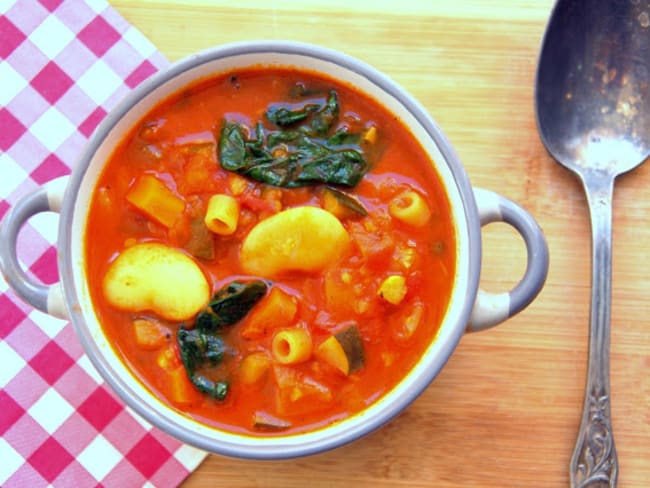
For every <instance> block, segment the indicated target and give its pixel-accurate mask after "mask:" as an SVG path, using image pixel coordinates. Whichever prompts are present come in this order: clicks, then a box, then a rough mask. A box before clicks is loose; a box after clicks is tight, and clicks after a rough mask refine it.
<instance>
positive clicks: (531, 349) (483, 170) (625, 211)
mask: <svg viewBox="0 0 650 488" xmlns="http://www.w3.org/2000/svg"><path fill="white" fill-rule="evenodd" d="M111 3H112V5H114V6H115V7H116V8H117V10H118V11H119V12H120V13H121V14H122V15H124V17H126V19H127V20H129V21H130V22H131V23H132V24H134V25H135V26H136V27H137V28H139V29H140V30H141V31H142V32H143V33H144V34H145V35H146V36H147V37H148V38H149V39H150V40H151V41H152V42H153V43H154V44H155V45H156V47H158V48H159V49H160V50H161V51H162V52H163V54H165V55H166V56H167V57H168V58H169V59H170V60H177V59H179V58H181V57H183V56H185V55H188V54H190V53H192V52H194V51H197V50H200V49H203V48H206V47H209V46H213V45H216V44H222V43H226V42H232V41H240V40H251V39H293V40H300V41H306V42H311V43H317V44H321V45H324V46H327V47H330V48H334V49H339V50H342V51H345V52H347V53H348V54H351V55H353V56H356V57H358V58H360V59H362V60H363V61H366V62H368V63H370V64H372V65H374V66H375V67H377V68H378V69H380V70H382V71H384V72H385V73H387V74H388V75H389V76H391V77H392V78H394V79H395V80H396V81H397V82H399V83H401V84H402V85H404V86H405V87H406V88H407V89H408V90H409V91H410V92H411V93H412V94H413V95H414V96H415V97H416V98H418V99H419V100H420V101H421V102H422V103H423V104H424V105H425V106H426V108H427V109H428V110H429V111H430V113H431V114H432V115H433V117H434V118H435V119H436V120H437V122H438V123H439V124H440V126H441V127H442V128H443V130H444V132H445V133H446V134H447V136H448V137H449V139H450V140H451V142H452V144H453V145H454V146H455V148H456V151H457V152H458V154H459V156H460V158H461V160H462V161H463V163H464V165H465V167H466V169H467V172H468V174H469V176H470V179H471V181H472V183H473V185H474V186H479V187H484V188H487V189H490V190H494V191H497V192H499V193H501V194H503V195H505V196H507V197H508V198H511V199H513V200H515V201H517V202H518V203H520V204H521V205H523V206H524V207H525V208H527V209H528V210H529V211H530V212H531V213H532V214H533V215H534V217H535V218H536V219H537V220H538V222H539V223H540V225H541V227H542V228H543V230H544V232H545V234H546V237H547V240H548V245H549V248H550V255H551V266H550V271H549V276H548V281H547V284H546V287H545V288H544V290H543V291H542V293H541V294H540V296H539V297H538V299H537V300H536V301H535V302H534V303H533V304H532V305H531V306H530V307H529V308H528V309H526V310H525V311H524V312H522V313H521V314H519V315H518V316H516V317H514V318H512V319H510V320H509V321H507V322H506V323H504V324H502V325H500V326H498V327H496V328H495V329H491V330H488V331H484V332H481V333H476V334H472V335H467V336H465V337H464V338H463V339H462V341H461V343H460V346H459V347H458V348H457V350H456V352H455V354H454V355H453V357H452V358H451V360H450V361H449V363H448V364H447V366H446V368H445V369H444V370H443V372H442V373H441V374H440V375H439V377H438V378H437V379H436V381H435V382H434V383H433V384H432V385H431V386H430V387H429V388H428V389H427V391H426V392H425V393H424V394H423V395H422V396H421V397H420V398H419V399H418V400H417V401H416V402H415V403H414V404H413V405H412V406H411V407H410V408H409V409H407V410H406V411H405V412H404V413H403V414H402V415H401V416H400V417H399V418H397V419H395V420H394V421H393V422H391V423H390V424H389V425H387V426H385V427H384V428H382V429H381V430H379V431H378V432H376V433H374V434H372V435H370V436H368V437H367V438H364V439H362V440H360V441H358V442H356V443H354V444H352V445H349V446H346V447H343V448H340V449H337V450H335V451H333V452H328V453H324V454H320V455H316V456H312V457H309V458H303V459H299V460H296V461H291V462H289V461H284V462H252V461H241V460H233V459H229V458H224V457H219V456H215V455H212V456H210V457H208V458H207V460H206V461H205V462H204V464H203V465H202V466H201V467H200V468H199V469H198V470H197V471H196V472H195V473H194V474H192V475H191V476H190V477H189V478H188V480H187V481H186V483H185V485H184V486H186V487H188V488H190V487H192V488H198V487H214V486H228V487H233V488H234V487H253V486H260V487H276V486H277V487H302V486H307V485H308V486H310V487H312V488H316V487H320V486H323V487H335V486H336V487H348V486H373V487H375V488H379V487H388V486H409V487H436V488H443V487H484V488H488V487H495V488H496V487H498V488H504V487H517V488H520V487H555V486H568V483H569V474H568V464H569V458H570V456H571V452H572V449H573V445H574V440H575V436H576V434H577V430H578V424H579V420H580V414H581V408H582V399H583V391H584V382H585V372H586V364H587V334H588V318H589V296H590V266H591V264H590V257H589V253H590V228H589V220H588V214H587V209H586V204H585V200H584V197H583V195H582V191H581V188H580V186H579V184H578V183H577V181H576V180H575V179H574V178H573V177H572V176H571V175H570V174H569V173H568V172H567V171H566V170H564V169H563V168H561V167H560V166H558V165H557V164H555V163H554V162H553V161H552V159H551V158H550V157H549V156H548V154H547V153H546V151H545V149H544V147H543V146H542V144H541V142H540V139H539V136H538V133H537V130H536V125H535V114H534V103H533V85H534V78H535V69H536V61H537V55H538V52H539V48H540V43H541V39H542V36H543V32H544V28H545V24H546V21H547V19H548V17H549V15H550V12H551V9H552V6H553V2H552V1H551V0H538V1H530V0H454V1H452V2H449V1H438V0H421V1H419V0H401V1H399V2H398V1H395V0H393V1H391V0H373V1H359V2H351V1H349V0H327V1H326V0H301V1H297V0H287V1H279V0H277V1H274V0H266V1H265V0H239V1H237V2H232V1H230V2H226V1H219V0H218V1H209V0H197V1H190V0H185V1H183V0H176V1H174V0H159V1H154V0H112V2H111ZM649 207H650V165H646V166H644V167H643V166H642V167H641V168H639V169H637V170H635V171H634V172H633V173H631V174H629V175H626V176H624V177H623V178H621V179H620V181H619V182H618V183H617V187H616V191H615V209H614V229H615V230H614V275H613V305H612V348H611V350H612V351H611V367H612V372H611V381H612V390H613V391H612V401H613V414H612V416H613V423H614V429H615V438H616V446H617V449H618V454H619V462H620V476H619V486H620V487H645V486H650V462H649V460H650V375H649V374H648V372H649V371H650V324H649V321H650V320H649V319H650V307H649V306H648V301H649V299H650V290H649V284H650V278H648V277H649V276H650V258H648V257H647V256H648V252H647V246H648V243H650V225H648V224H649V220H650V214H649ZM483 243H484V263H483V276H482V286H484V287H485V288H486V289H488V290H491V291H502V290H505V289H507V288H509V287H511V286H512V285H513V284H514V283H516V282H517V280H518V279H519V277H520V276H521V274H522V272H523V269H524V267H525V252H524V246H523V243H522V241H521V240H520V239H519V237H518V236H517V235H516V234H515V232H514V231H512V230H511V229H510V228H509V227H507V226H503V225H491V226H488V227H487V228H485V229H484V235H483Z"/></svg>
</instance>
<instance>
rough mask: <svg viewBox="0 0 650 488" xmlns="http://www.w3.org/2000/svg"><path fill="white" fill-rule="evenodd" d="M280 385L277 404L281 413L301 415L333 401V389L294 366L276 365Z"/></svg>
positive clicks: (275, 373) (276, 377)
mask: <svg viewBox="0 0 650 488" xmlns="http://www.w3.org/2000/svg"><path fill="white" fill-rule="evenodd" d="M273 372H274V375H275V380H276V383H277V385H278V391H277V396H276V402H277V403H276V405H277V408H278V412H279V413H281V414H291V415H300V414H301V413H304V412H307V411H314V410H318V409H319V408H324V407H326V406H327V404H328V403H329V402H331V401H332V398H333V395H332V390H331V389H330V388H329V387H327V386H326V385H324V384H322V383H320V382H318V381H316V380H314V379H313V378H311V377H309V376H305V375H303V374H301V373H299V372H298V371H296V370H295V369H294V368H292V367H287V366H280V365H274V366H273Z"/></svg>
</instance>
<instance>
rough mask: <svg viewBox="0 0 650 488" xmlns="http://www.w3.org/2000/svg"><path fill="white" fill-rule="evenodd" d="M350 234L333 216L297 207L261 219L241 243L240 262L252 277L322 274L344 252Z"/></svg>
mask: <svg viewBox="0 0 650 488" xmlns="http://www.w3.org/2000/svg"><path fill="white" fill-rule="evenodd" d="M349 242H350V237H349V235H348V232H347V231H346V230H345V228H344V227H343V225H342V224H341V222H339V220H338V219H337V218H336V217H335V216H334V215H332V214H331V213H329V212H327V211H326V210H323V209H322V208H318V207H295V208H290V209H287V210H284V211H282V212H279V213H277V214H275V215H273V216H271V217H269V218H267V219H265V220H262V221H261V222H260V223H259V224H257V225H256V226H255V227H253V229H252V230H251V231H250V232H249V234H248V235H247V236H246V239H245V240H244V243H243V244H242V249H241V254H240V260H241V263H242V266H243V268H244V270H245V271H246V272H248V273H251V274H256V275H260V276H264V277H272V276H275V275H278V274H281V273H283V272H288V271H307V272H316V271H320V270H322V269H323V268H325V266H326V265H327V264H329V263H331V262H332V261H333V260H335V259H336V258H338V257H339V256H340V255H341V253H343V252H344V251H345V249H346V248H347V246H348V244H349Z"/></svg>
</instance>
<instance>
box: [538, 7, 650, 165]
mask: <svg viewBox="0 0 650 488" xmlns="http://www.w3.org/2000/svg"><path fill="white" fill-rule="evenodd" d="M649 61H650V9H647V10H646V9H644V8H642V5H640V2H638V1H637V2H635V1H634V0H629V1H615V2H612V1H611V0H597V1H595V2H591V3H590V4H589V8H585V4H584V2H580V1H578V0H560V1H559V2H558V3H557V4H556V6H555V9H554V10H553V13H552V16H551V20H550V22H549V24H548V26H547V30H546V34H545V36H544V42H543V48H542V52H541V55H540V59H539V66H538V71H537V83H536V93H535V102H536V109H537V120H538V127H539V130H540V134H541V137H542V140H543V142H544V144H545V146H546V147H547V149H548V150H549V152H550V153H551V154H552V155H553V157H554V158H555V159H557V160H558V161H559V162H560V163H561V164H563V165H564V166H566V167H567V168H569V169H571V170H573V171H581V170H583V169H586V170H593V169H599V170H605V171H607V172H611V173H613V174H615V175H616V174H620V173H624V172H626V171H629V170H631V169H633V168H634V167H636V166H637V165H639V164H641V163H642V162H643V161H644V160H645V159H646V158H647V157H648V155H649V154H650V66H649V65H648V62H649Z"/></svg>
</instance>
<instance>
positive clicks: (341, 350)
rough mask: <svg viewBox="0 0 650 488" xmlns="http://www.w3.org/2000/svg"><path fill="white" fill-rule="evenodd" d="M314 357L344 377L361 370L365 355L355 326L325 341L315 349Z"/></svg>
mask: <svg viewBox="0 0 650 488" xmlns="http://www.w3.org/2000/svg"><path fill="white" fill-rule="evenodd" d="M316 357H318V358H319V359H321V360H322V361H324V362H326V363H328V364H329V365H331V366H334V367H335V368H336V369H338V370H339V371H341V373H343V374H344V375H346V376H347V375H349V374H351V373H354V372H355V371H358V370H359V369H361V368H362V367H363V365H364V363H365V355H364V350H363V342H362V340H361V335H360V334H359V328H358V327H357V325H356V324H351V325H349V326H347V327H346V328H344V329H343V330H341V331H339V332H337V333H336V334H334V335H331V336H330V337H328V338H327V339H325V341H323V342H322V343H321V344H320V346H318V348H317V349H316Z"/></svg>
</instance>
